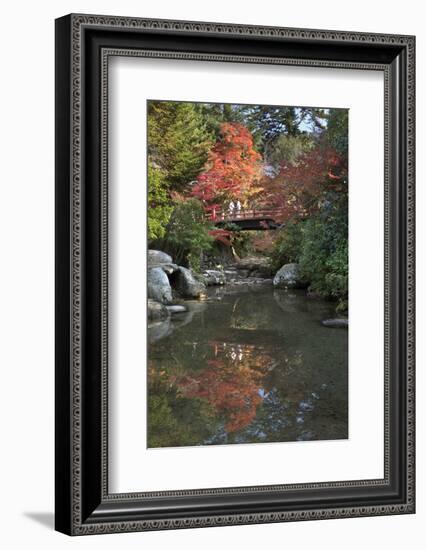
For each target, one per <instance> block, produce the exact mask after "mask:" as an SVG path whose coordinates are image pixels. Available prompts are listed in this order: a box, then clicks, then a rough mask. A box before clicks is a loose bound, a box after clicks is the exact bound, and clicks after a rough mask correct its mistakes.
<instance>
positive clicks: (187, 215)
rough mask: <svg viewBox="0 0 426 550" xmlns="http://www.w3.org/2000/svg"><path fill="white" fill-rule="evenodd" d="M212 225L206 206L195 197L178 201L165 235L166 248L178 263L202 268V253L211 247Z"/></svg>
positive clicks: (197, 269) (196, 269)
mask: <svg viewBox="0 0 426 550" xmlns="http://www.w3.org/2000/svg"><path fill="white" fill-rule="evenodd" d="M210 229H212V226H211V225H210V224H209V223H208V222H207V221H206V219H205V214H204V208H203V205H202V204H201V202H200V201H199V200H198V199H195V198H188V199H185V200H183V201H179V202H177V204H176V206H175V208H174V210H173V214H172V216H171V218H170V222H169V224H168V226H167V231H166V235H165V237H164V245H165V249H166V250H167V251H169V252H170V253H171V254H172V255H173V257H174V258H175V261H176V262H177V263H184V264H187V265H188V266H189V267H191V268H193V269H194V270H195V271H199V269H200V261H201V254H202V253H203V252H204V251H207V250H209V249H210V248H211V246H212V243H213V237H211V235H210V234H209V230H210Z"/></svg>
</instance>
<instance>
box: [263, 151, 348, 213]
mask: <svg viewBox="0 0 426 550" xmlns="http://www.w3.org/2000/svg"><path fill="white" fill-rule="evenodd" d="M347 176H348V171H347V162H346V160H345V159H344V158H343V157H342V156H340V155H339V154H338V153H337V152H336V151H335V150H334V149H332V148H331V147H324V146H317V147H315V148H314V149H312V150H310V151H307V152H306V153H304V154H303V155H301V156H300V157H299V158H298V159H297V160H296V162H294V163H283V164H281V167H280V171H279V173H278V175H277V176H276V177H275V178H267V177H265V178H264V179H263V181H262V184H263V189H264V191H263V193H262V195H261V197H260V203H261V205H260V208H261V207H262V206H264V207H273V208H276V209H280V211H281V214H280V218H281V219H280V220H279V221H281V222H284V221H286V220H289V219H295V218H303V217H306V216H308V215H311V214H313V213H315V212H316V211H317V210H318V209H319V208H320V207H321V203H322V201H323V200H324V199H325V198H326V197H329V196H330V193H331V192H333V193H335V194H340V193H346V192H347ZM277 221H278V220H277Z"/></svg>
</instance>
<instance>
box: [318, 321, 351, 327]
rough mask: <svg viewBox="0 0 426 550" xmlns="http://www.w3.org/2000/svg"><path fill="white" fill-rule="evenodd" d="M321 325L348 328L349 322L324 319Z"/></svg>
mask: <svg viewBox="0 0 426 550" xmlns="http://www.w3.org/2000/svg"><path fill="white" fill-rule="evenodd" d="M321 324H322V325H323V326H325V327H330V328H348V326H349V321H348V320H347V319H324V321H321Z"/></svg>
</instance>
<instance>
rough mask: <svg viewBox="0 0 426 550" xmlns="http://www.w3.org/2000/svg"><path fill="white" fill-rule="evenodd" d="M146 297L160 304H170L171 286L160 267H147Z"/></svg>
mask: <svg viewBox="0 0 426 550" xmlns="http://www.w3.org/2000/svg"><path fill="white" fill-rule="evenodd" d="M148 298H151V300H155V301H157V302H161V303H162V304H170V302H171V301H172V288H171V286H170V282H169V279H168V277H167V275H166V274H165V273H164V271H163V270H162V269H161V267H152V268H150V269H148Z"/></svg>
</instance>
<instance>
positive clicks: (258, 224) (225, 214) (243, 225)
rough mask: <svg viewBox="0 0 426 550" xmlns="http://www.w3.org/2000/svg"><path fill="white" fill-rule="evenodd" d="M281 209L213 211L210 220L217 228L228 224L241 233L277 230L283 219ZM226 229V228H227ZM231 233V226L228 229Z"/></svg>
mask: <svg viewBox="0 0 426 550" xmlns="http://www.w3.org/2000/svg"><path fill="white" fill-rule="evenodd" d="M283 214H284V212H283V209H282V208H259V209H255V208H252V209H250V210H245V209H241V210H236V209H235V210H233V211H229V210H220V211H216V210H213V212H212V214H211V216H210V220H211V221H212V222H213V223H214V224H215V225H216V226H217V227H223V226H228V225H230V224H232V225H234V226H236V227H235V229H237V228H238V229H239V230H241V231H267V230H269V229H278V228H279V227H280V226H281V224H282V221H281V220H282V219H283ZM227 229H228V227H227ZM229 229H230V230H231V231H232V229H233V228H232V226H231V227H229Z"/></svg>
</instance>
